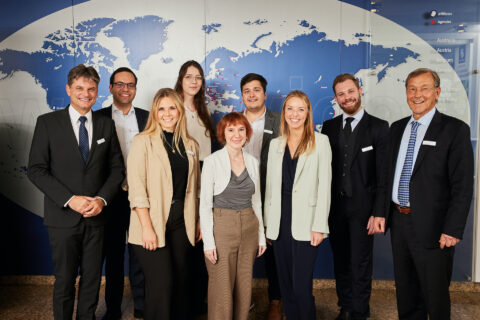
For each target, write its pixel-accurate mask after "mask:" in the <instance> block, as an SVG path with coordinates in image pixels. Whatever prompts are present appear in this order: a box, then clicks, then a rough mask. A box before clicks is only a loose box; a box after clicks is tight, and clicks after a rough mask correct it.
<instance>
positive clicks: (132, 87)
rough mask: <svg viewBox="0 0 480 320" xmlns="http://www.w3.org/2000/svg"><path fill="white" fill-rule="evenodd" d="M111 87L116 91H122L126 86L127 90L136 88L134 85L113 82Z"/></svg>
mask: <svg viewBox="0 0 480 320" xmlns="http://www.w3.org/2000/svg"><path fill="white" fill-rule="evenodd" d="M113 85H114V86H115V88H117V89H122V88H123V87H125V86H127V87H128V89H135V88H136V87H137V85H136V84H135V83H124V82H114V83H113Z"/></svg>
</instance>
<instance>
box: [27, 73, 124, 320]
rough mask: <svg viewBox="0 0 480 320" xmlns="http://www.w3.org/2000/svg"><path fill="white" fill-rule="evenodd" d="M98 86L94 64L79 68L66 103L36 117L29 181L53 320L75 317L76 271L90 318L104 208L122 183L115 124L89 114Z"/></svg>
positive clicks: (83, 314) (81, 306) (83, 310)
mask: <svg viewBox="0 0 480 320" xmlns="http://www.w3.org/2000/svg"><path fill="white" fill-rule="evenodd" d="M99 81H100V77H99V76H98V73H97V71H95V69H94V68H93V67H86V66H84V65H82V64H81V65H78V66H76V67H74V68H73V69H72V70H70V72H69V73H68V84H67V85H66V91H67V94H68V95H69V96H70V105H69V106H68V107H67V108H65V109H64V110H61V111H56V112H51V113H48V114H44V115H41V116H39V117H38V119H37V124H36V126H35V132H34V135H33V141H32V147H31V150H30V159H29V164H28V177H29V179H30V180H31V181H32V182H33V183H34V184H35V185H36V186H37V187H38V188H39V189H40V191H42V192H43V193H44V194H45V199H44V208H45V210H44V211H45V218H44V223H45V225H46V226H47V227H48V235H49V239H50V245H51V247H52V257H53V263H54V266H55V285H54V290H53V313H54V318H55V319H56V320H57V319H62V320H64V319H72V315H73V306H74V302H75V279H76V277H77V274H80V282H79V288H78V304H77V319H80V320H87V319H88V320H92V319H95V309H96V308H97V303H98V291H99V288H100V279H101V275H102V247H103V237H104V225H105V220H106V217H105V214H104V210H103V209H104V207H105V206H107V205H109V204H110V203H111V201H112V199H113V197H114V196H115V193H116V192H117V191H118V188H119V186H120V184H121V182H122V181H123V179H124V178H125V175H124V164H123V159H122V152H121V150H120V145H119V143H118V139H117V134H116V132H115V124H114V123H113V121H112V120H111V119H108V118H105V117H103V116H101V115H99V114H93V113H92V111H91V108H92V106H93V105H94V104H95V101H96V99H97V93H98V83H99ZM79 269H80V270H79Z"/></svg>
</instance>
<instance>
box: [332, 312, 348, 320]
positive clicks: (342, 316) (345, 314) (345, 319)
mask: <svg viewBox="0 0 480 320" xmlns="http://www.w3.org/2000/svg"><path fill="white" fill-rule="evenodd" d="M351 319H352V314H351V313H350V311H343V310H342V311H340V314H339V315H338V317H336V318H335V320H351Z"/></svg>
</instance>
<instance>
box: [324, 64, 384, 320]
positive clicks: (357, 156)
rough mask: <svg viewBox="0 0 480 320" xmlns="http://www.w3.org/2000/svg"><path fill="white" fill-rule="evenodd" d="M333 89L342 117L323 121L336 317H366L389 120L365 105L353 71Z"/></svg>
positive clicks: (342, 76)
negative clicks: (329, 164) (327, 151)
mask: <svg viewBox="0 0 480 320" xmlns="http://www.w3.org/2000/svg"><path fill="white" fill-rule="evenodd" d="M332 87H333V91H334V93H335V100H336V101H337V103H338V105H339V106H340V108H341V109H342V110H343V115H339V116H338V117H335V118H333V119H331V120H328V121H325V122H324V124H323V126H322V133H323V134H326V135H327V136H328V138H329V140H330V145H331V147H332V203H331V208H330V215H329V219H328V222H329V228H330V244H331V246H332V251H333V262H334V271H335V280H336V286H337V296H338V305H339V306H340V308H341V309H340V314H339V316H338V317H337V319H339V320H340V319H366V318H367V317H369V316H370V308H369V301H370V293H371V290H372V256H373V233H374V224H373V222H374V217H375V216H376V215H377V214H378V213H379V212H382V210H383V208H384V203H385V190H386V168H387V167H386V156H387V143H388V123H387V122H386V121H385V120H381V119H378V118H376V117H374V116H371V115H369V114H368V113H367V112H366V111H365V110H364V109H363V108H362V104H361V95H362V88H360V85H359V82H358V80H357V79H356V78H355V77H354V76H353V75H351V74H348V73H345V74H341V75H338V76H337V77H336V78H335V80H334V81H333V86H332Z"/></svg>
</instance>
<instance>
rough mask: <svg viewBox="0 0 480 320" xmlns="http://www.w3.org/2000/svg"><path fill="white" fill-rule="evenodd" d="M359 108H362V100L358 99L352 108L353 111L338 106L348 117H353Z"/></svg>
mask: <svg viewBox="0 0 480 320" xmlns="http://www.w3.org/2000/svg"><path fill="white" fill-rule="evenodd" d="M361 106H362V99H361V98H360V97H359V98H358V101H357V103H356V104H355V105H354V106H353V109H347V108H344V107H342V106H341V105H340V108H341V109H342V110H343V112H344V113H346V114H348V115H353V114H355V113H357V111H358V109H360V107H361Z"/></svg>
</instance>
